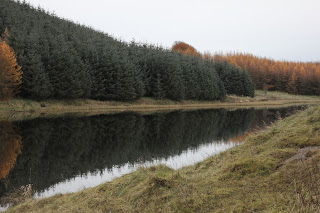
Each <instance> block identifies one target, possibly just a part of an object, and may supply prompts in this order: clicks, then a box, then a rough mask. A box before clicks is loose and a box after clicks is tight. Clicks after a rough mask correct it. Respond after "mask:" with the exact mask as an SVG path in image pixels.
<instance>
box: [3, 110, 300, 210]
mask: <svg viewBox="0 0 320 213" xmlns="http://www.w3.org/2000/svg"><path fill="white" fill-rule="evenodd" d="M299 109H301V107H289V108H280V109H260V110H255V109H253V108H252V109H237V110H226V109H209V110H197V111H173V112H167V113H153V114H139V113H132V112H126V113H119V114H106V115H95V116H86V117H79V116H71V115H70V116H64V117H58V118H37V119H33V120H24V121H18V122H8V121H0V197H1V196H2V197H5V196H6V193H8V192H10V191H12V190H14V189H17V188H19V187H21V186H26V185H28V184H30V183H31V184H32V186H33V190H35V197H36V198H44V197H50V196H52V195H55V194H59V193H68V192H77V191H79V190H82V189H84V188H88V187H94V186H97V185H99V184H101V183H103V182H106V181H110V180H112V179H113V178H115V177H119V176H121V175H124V174H126V173H130V172H132V171H134V170H136V169H137V168H138V167H140V166H145V167H148V166H151V165H158V164H165V165H167V166H169V167H172V168H174V169H178V168H181V167H183V166H188V165H192V164H195V163H197V162H200V161H202V160H204V159H205V158H207V157H209V156H212V155H215V154H217V153H219V152H222V151H225V150H227V149H230V148H232V147H234V146H237V145H239V144H241V143H242V142H243V140H244V139H245V138H246V137H247V136H248V135H250V134H252V133H253V132H255V131H258V130H261V129H263V128H265V127H266V126H267V125H269V124H270V123H272V122H274V121H275V120H276V119H279V118H284V117H286V116H288V115H290V114H292V113H294V112H295V111H296V110H299ZM2 205H7V204H5V203H2ZM3 209H4V208H3ZM0 211H1V209H0Z"/></svg>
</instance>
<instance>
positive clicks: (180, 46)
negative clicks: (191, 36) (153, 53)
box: [172, 41, 200, 56]
mask: <svg viewBox="0 0 320 213" xmlns="http://www.w3.org/2000/svg"><path fill="white" fill-rule="evenodd" d="M172 50H173V51H175V52H178V53H183V54H186V55H190V56H200V53H198V51H197V50H196V49H195V48H194V47H192V46H191V45H189V44H186V43H184V42H181V41H177V42H175V43H174V45H173V46H172Z"/></svg>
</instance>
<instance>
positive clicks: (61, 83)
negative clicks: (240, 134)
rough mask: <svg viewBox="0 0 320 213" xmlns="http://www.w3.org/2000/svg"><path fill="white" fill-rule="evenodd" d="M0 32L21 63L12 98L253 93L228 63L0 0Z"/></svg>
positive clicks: (193, 96) (122, 98) (220, 96)
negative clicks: (122, 37)
mask: <svg viewBox="0 0 320 213" xmlns="http://www.w3.org/2000/svg"><path fill="white" fill-rule="evenodd" d="M0 33H1V34H2V38H1V41H2V42H5V43H7V44H8V45H10V46H11V47H12V48H13V50H14V51H15V55H16V57H17V62H18V65H19V66H21V75H22V80H21V81H22V84H21V86H20V87H19V88H20V93H19V94H18V95H19V96H20V97H23V98H29V99H35V100H44V99H74V98H90V99H95V100H119V101H130V100H135V99H138V98H140V97H153V98H156V99H172V100H183V99H194V100H223V99H224V98H225V95H226V94H235V93H236V94H237V95H244V96H254V84H253V82H252V80H251V78H250V76H249V74H248V73H247V72H246V71H244V70H242V69H239V68H237V67H236V66H234V65H231V64H229V63H228V62H224V63H221V62H215V61H213V59H210V58H207V59H204V58H202V57H200V56H198V55H192V56H190V55H185V54H183V53H179V52H176V51H173V50H171V49H168V48H163V47H161V46H156V45H152V44H144V43H135V42H130V43H128V42H123V41H120V40H117V39H115V38H113V37H111V36H109V35H108V34H106V33H104V32H99V31H97V30H94V29H92V28H90V27H88V26H83V25H80V24H77V23H73V22H71V21H68V20H65V19H62V18H59V17H57V16H56V15H55V14H52V13H49V12H46V11H45V10H43V9H41V8H33V7H32V6H30V5H29V4H28V3H26V2H15V1H11V0H1V1H0ZM0 62H1V63H3V62H2V61H0ZM1 72H5V71H1ZM17 78H19V76H17ZM234 82H236V84H234ZM2 99H4V98H2Z"/></svg>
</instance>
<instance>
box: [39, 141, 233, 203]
mask: <svg viewBox="0 0 320 213" xmlns="http://www.w3.org/2000/svg"><path fill="white" fill-rule="evenodd" d="M237 144H239V143H233V142H222V141H221V142H218V143H217V142H213V143H209V144H204V145H200V146H199V147H197V148H196V149H194V148H192V149H188V150H186V151H183V152H182V153H181V154H179V155H175V156H172V157H168V158H157V159H154V160H152V161H146V162H144V163H136V164H131V163H126V164H124V165H122V166H120V167H118V166H114V167H113V168H112V169H105V170H104V171H102V172H100V171H97V172H95V173H91V172H89V173H87V174H85V175H79V176H77V177H75V178H73V179H69V180H66V181H63V182H60V183H58V184H55V185H54V186H52V187H50V188H48V189H46V190H45V191H44V192H41V193H37V194H36V196H35V198H46V197H50V196H53V195H55V194H60V193H62V194H65V193H71V192H78V191H80V190H83V189H85V188H89V187H95V186H98V185H100V184H102V183H104V182H107V181H111V180H112V179H114V178H117V177H120V176H122V175H125V174H128V173H130V172H133V171H135V170H136V169H137V168H138V167H140V166H144V167H150V166H153V165H159V164H164V165H166V166H169V167H171V168H173V169H179V168H181V167H184V166H189V165H192V164H195V163H197V162H200V161H203V160H204V159H206V158H208V157H209V156H212V155H215V154H218V153H220V152H222V151H225V150H227V149H230V148H232V147H234V146H236V145H237Z"/></svg>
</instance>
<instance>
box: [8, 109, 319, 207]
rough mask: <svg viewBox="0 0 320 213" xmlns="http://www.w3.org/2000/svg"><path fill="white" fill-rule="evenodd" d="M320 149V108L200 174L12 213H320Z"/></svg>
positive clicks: (146, 178) (114, 185)
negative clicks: (319, 212)
mask: <svg viewBox="0 0 320 213" xmlns="http://www.w3.org/2000/svg"><path fill="white" fill-rule="evenodd" d="M315 146H320V107H319V106H317V107H312V108H310V109H307V110H306V111H303V112H301V113H298V114H296V115H293V116H291V117H288V118H286V119H284V120H280V121H278V122H277V123H276V124H274V125H273V126H271V127H269V128H267V129H266V130H264V131H262V132H260V133H258V134H257V135H253V136H250V137H249V138H247V139H246V141H245V143H244V144H242V145H240V146H237V147H235V148H233V149H230V150H228V151H226V152H223V153H221V154H219V155H217V156H213V157H210V158H208V159H207V160H205V161H203V162H200V163H198V164H196V165H194V166H190V167H185V168H182V169H179V170H172V169H170V168H168V167H165V166H156V167H151V168H140V169H139V170H138V171H136V172H134V173H131V174H128V175H125V176H123V177H120V178H118V179H115V180H114V181H112V182H109V183H105V184H102V185H100V186H98V187H95V188H92V189H86V190H84V191H81V192H79V193H74V194H67V195H57V196H54V197H52V198H48V199H42V200H29V201H27V202H25V203H23V204H20V205H18V206H16V207H13V208H12V209H9V212H92V211H94V212H213V211H215V212H233V211H234V212H317V211H319V210H320V209H319V205H318V204H319V202H320V194H319V190H320V189H319V187H320V182H319V181H320V170H319V166H320V149H318V148H317V147H315ZM306 147H308V148H307V149H309V150H307V149H302V148H306ZM301 149H302V150H301ZM299 152H300V156H299V155H298V156H296V154H297V153H299ZM293 156H295V157H294V158H292V157H293Z"/></svg>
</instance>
